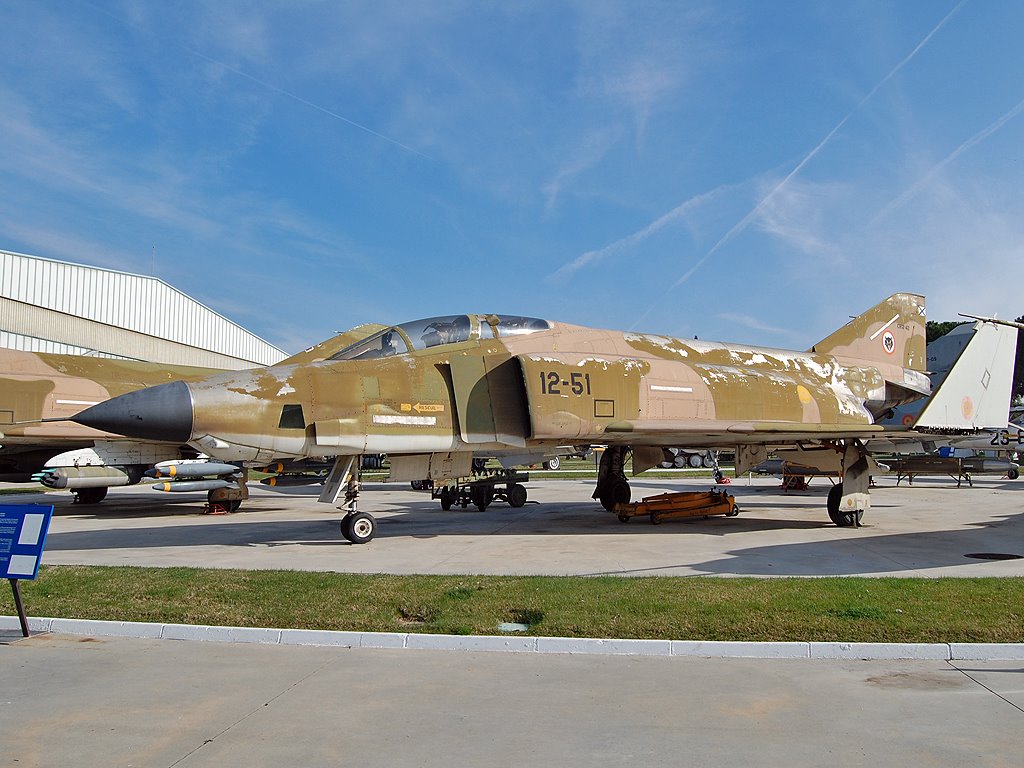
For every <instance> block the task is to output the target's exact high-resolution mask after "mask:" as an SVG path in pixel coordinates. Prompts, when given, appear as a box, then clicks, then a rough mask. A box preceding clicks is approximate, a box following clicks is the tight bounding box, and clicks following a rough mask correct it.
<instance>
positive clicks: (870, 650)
mask: <svg viewBox="0 0 1024 768" xmlns="http://www.w3.org/2000/svg"><path fill="white" fill-rule="evenodd" d="M28 626H29V630H30V631H31V632H34V633H43V632H53V633H56V634H65V635H92V636H98V637H134V638H141V639H152V640H157V639H162V640H201V641H205V642H216V643H262V644H269V645H306V646H333V647H338V648H408V649H417V650H436V651H498V652H502V651H503V652H506V653H577V654H604V655H621V656H679V657H682V656H689V657H691V658H694V657H700V658H747V659H860V660H864V661H878V660H894V661H895V660H922V659H927V660H934V661H1024V643H800V642H796V643H742V642H719V641H702V640H615V639H610V638H606V639H602V638H588V637H533V636H530V635H427V634H419V633H415V632H409V633H399V632H329V631H325V630H316V629H263V628H246V627H211V626H205V625H192V624H148V623H144V622H137V621H93V620H88V619H46V618H30V619H29V620H28ZM0 631H8V632H10V631H16V632H20V631H21V624H20V623H19V621H18V617H17V616H0Z"/></svg>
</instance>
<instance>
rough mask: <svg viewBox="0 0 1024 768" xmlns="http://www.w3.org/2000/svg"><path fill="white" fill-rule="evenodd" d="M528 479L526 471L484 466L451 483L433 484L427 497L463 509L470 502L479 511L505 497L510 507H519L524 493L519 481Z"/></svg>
mask: <svg viewBox="0 0 1024 768" xmlns="http://www.w3.org/2000/svg"><path fill="white" fill-rule="evenodd" d="M529 479H530V476H529V475H528V474H526V473H525V472H518V471H516V470H511V469H494V470H484V472H483V473H479V474H475V475H473V476H472V477H460V478H459V479H458V480H455V481H454V483H453V484H448V485H442V486H440V487H435V488H434V489H433V490H432V491H431V492H430V497H431V498H432V499H438V500H439V501H440V502H441V509H444V510H449V509H451V508H452V507H453V506H455V505H458V506H460V507H462V508H463V509H465V508H466V507H468V506H469V505H470V504H473V505H474V506H475V507H476V508H477V509H479V510H480V511H481V512H483V511H484V510H485V509H487V507H488V506H489V505H490V503H491V502H492V501H505V502H508V505H509V506H510V507H521V506H523V505H524V504H525V503H526V496H527V493H526V487H525V486H524V485H523V483H525V482H528V481H529Z"/></svg>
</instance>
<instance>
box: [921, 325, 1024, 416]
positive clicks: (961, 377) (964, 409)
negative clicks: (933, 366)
mask: <svg viewBox="0 0 1024 768" xmlns="http://www.w3.org/2000/svg"><path fill="white" fill-rule="evenodd" d="M1016 354H1017V328H1016V327H1015V324H1012V323H1005V322H1000V321H989V322H979V323H978V324H977V326H975V330H974V336H973V337H972V338H971V340H970V341H969V342H968V344H967V346H966V347H964V351H963V352H961V353H960V357H958V358H957V360H956V363H954V364H953V367H952V368H950V369H949V373H948V374H946V378H945V379H943V381H942V383H941V384H940V385H939V388H938V389H937V390H935V394H933V395H932V396H931V398H930V399H929V400H928V404H927V405H926V406H925V407H924V410H922V411H921V415H920V416H918V418H917V422H916V423H915V424H914V428H915V429H920V430H934V431H940V432H947V431H961V430H975V429H984V428H997V429H1000V428H1005V427H1006V422H1007V419H1008V418H1009V413H1010V394H1011V390H1012V389H1013V364H1014V358H1015V357H1016Z"/></svg>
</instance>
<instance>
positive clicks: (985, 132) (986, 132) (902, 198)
mask: <svg viewBox="0 0 1024 768" xmlns="http://www.w3.org/2000/svg"><path fill="white" fill-rule="evenodd" d="M1021 112H1024V101H1020V102H1018V103H1017V106H1015V107H1014V108H1013V109H1011V110H1010V111H1009V112H1007V113H1006V114H1004V115H1003V116H1002V117H1000V118H999V119H998V120H996V121H995V122H994V123H992V124H991V125H989V126H988V127H987V128H983V129H982V130H980V131H978V132H977V133H976V134H974V135H973V136H971V138H969V139H968V140H967V141H965V142H964V143H963V144H961V145H960V146H959V147H957V148H956V149H954V150H953V151H952V152H950V153H949V155H947V156H946V158H945V159H944V160H941V161H940V162H938V163H936V164H935V165H933V166H932V167H931V168H930V169H929V170H928V173H926V174H925V175H924V176H922V177H921V178H920V179H918V180H917V181H916V182H914V183H913V184H911V185H910V186H909V187H907V188H906V189H905V190H903V192H902V193H901V194H900V195H899V196H898V197H897V198H895V199H894V200H893V201H892V202H890V203H889V204H888V205H887V206H885V207H884V208H883V209H882V210H881V211H879V213H878V215H877V216H875V217H874V218H873V219H872V220H871V223H872V224H874V223H875V222H876V221H878V220H879V219H881V218H883V217H884V216H887V215H888V214H890V213H891V212H892V211H894V210H895V209H896V208H899V207H900V206H901V205H903V203H905V202H906V201H907V200H909V199H910V198H912V197H913V196H914V195H916V194H917V193H918V192H920V191H921V189H922V188H923V187H925V186H926V185H927V184H928V183H929V182H930V181H931V180H932V179H934V178H935V177H936V176H937V175H938V174H939V172H940V171H941V170H942V169H943V168H945V167H946V166H947V165H949V164H950V163H952V162H953V161H954V160H956V159H957V158H958V157H960V155H962V154H963V153H964V152H966V151H967V150H968V149H970V148H971V147H973V146H975V145H976V144H980V143H981V142H982V141H984V140H985V139H987V138H988V137H989V136H991V135H992V134H993V133H995V132H996V131H998V130H999V129H1000V128H1002V127H1003V126H1004V125H1006V124H1007V123H1008V122H1010V121H1011V120H1012V119H1013V118H1015V117H1016V116H1017V115H1019V114H1020V113H1021Z"/></svg>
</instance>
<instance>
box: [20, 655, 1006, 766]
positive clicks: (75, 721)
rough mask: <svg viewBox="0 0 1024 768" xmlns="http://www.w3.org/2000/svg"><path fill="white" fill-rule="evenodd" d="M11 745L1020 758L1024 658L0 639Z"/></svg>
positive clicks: (439, 754)
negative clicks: (882, 658) (763, 656)
mask: <svg viewBox="0 0 1024 768" xmlns="http://www.w3.org/2000/svg"><path fill="white" fill-rule="evenodd" d="M0 680H3V686H2V692H0V743H2V744H3V745H4V748H3V750H2V751H0V765H9V766H18V768H30V767H33V766H53V765H75V766H79V767H80V768H89V767H90V766H103V768H107V767H108V766H127V765H132V766H182V767H183V768H184V767H187V766H218V768H220V767H222V766H227V765H246V766H249V768H261V767H262V766H274V767H275V768H276V767H277V766H282V765H309V766H319V765H325V766H326V765H332V766H346V765H352V766H362V767H366V768H369V767H372V766H378V765H379V766H388V768H404V767H405V766H426V767H430V766H453V765H488V766H538V765H559V766H587V767H588V768H592V767H594V766H626V765H628V766H635V765H644V766H679V765H693V766H707V767H708V768H718V767H719V766H721V767H722V768H725V767H726V766H728V767H729V768H733V767H734V766H736V765H749V766H778V765H786V766H787V767H788V768H804V767H807V768H810V767H811V766H814V767H817V766H821V765H823V764H826V763H827V764H835V765H843V766H871V768H875V767H876V766H879V765H930V766H964V765H971V766H972V768H980V767H984V766H1016V765H1019V763H1020V755H1021V753H1022V750H1024V668H1022V666H1021V664H1020V662H959V663H957V662H940V661H913V662H908V661H902V662H858V661H830V662H823V661H814V660H801V661H796V660H773V661H761V660H750V659H701V658H651V657H632V656H627V657H620V656H575V655H568V654H565V655H544V656H526V655H521V654H502V653H456V654H452V653H446V652H437V651H389V650H383V649H365V648H364V649H343V648H294V647H291V648H284V647H280V646H260V645H248V644H221V643H197V642H181V641H173V640H128V639H123V638H88V637H72V636H69V635H40V636H37V637H33V638H31V639H29V640H23V641H19V642H16V643H14V644H12V645H8V646H6V647H0Z"/></svg>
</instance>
